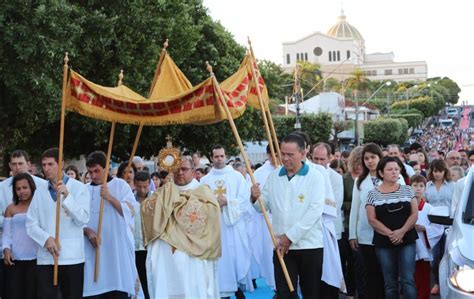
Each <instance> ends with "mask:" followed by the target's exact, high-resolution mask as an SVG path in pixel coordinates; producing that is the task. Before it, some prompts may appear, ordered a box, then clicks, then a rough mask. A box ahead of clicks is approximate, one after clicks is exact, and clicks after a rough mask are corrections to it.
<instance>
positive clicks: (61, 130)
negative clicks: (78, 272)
mask: <svg viewBox="0 0 474 299" xmlns="http://www.w3.org/2000/svg"><path fill="white" fill-rule="evenodd" d="M68 61H69V57H68V52H66V53H65V55H64V65H63V94H62V99H61V116H60V117H61V119H60V127H59V155H58V156H59V157H58V182H60V181H62V179H63V150H64V122H65V114H66V88H67V75H68V65H67V63H68ZM60 221H61V193H59V192H57V194H56V228H55V230H56V231H55V233H54V241H55V242H56V246H57V247H58V248H61V242H59V224H60ZM53 259H54V267H53V269H54V270H53V285H55V286H57V285H58V262H59V258H58V256H57V255H54V254H53Z"/></svg>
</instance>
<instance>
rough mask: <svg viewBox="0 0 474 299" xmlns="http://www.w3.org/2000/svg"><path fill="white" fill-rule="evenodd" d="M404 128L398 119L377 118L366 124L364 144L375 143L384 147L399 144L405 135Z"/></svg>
mask: <svg viewBox="0 0 474 299" xmlns="http://www.w3.org/2000/svg"><path fill="white" fill-rule="evenodd" d="M403 129H404V126H403V125H402V123H401V122H400V121H399V120H398V119H392V118H382V117H380V118H377V119H374V120H371V121H369V122H367V123H365V124H364V142H374V143H377V144H379V145H382V146H387V145H389V144H392V143H399V141H400V140H401V138H402V137H403V136H404V135H403V134H405V133H404V132H403Z"/></svg>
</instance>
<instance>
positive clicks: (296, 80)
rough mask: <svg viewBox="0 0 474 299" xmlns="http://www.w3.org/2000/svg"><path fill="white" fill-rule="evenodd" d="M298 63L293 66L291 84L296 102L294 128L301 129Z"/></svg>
mask: <svg viewBox="0 0 474 299" xmlns="http://www.w3.org/2000/svg"><path fill="white" fill-rule="evenodd" d="M298 72H299V69H298V64H297V65H296V66H295V74H294V84H293V99H294V100H295V102H296V121H295V130H298V131H299V130H301V121H300V101H301V84H300V79H299V77H298Z"/></svg>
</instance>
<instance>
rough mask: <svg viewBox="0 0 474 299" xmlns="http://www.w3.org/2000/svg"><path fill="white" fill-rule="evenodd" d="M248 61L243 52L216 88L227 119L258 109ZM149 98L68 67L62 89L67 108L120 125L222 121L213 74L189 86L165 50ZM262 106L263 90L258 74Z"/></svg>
mask: <svg viewBox="0 0 474 299" xmlns="http://www.w3.org/2000/svg"><path fill="white" fill-rule="evenodd" d="M251 63H252V59H251V57H250V56H249V55H246V56H245V58H244V60H243V61H242V64H241V66H240V68H239V69H238V71H237V72H236V73H234V74H233V75H232V76H230V77H229V78H228V79H227V80H225V81H224V82H222V83H221V89H222V90H223V92H224V97H225V99H226V102H227V106H228V107H229V109H230V111H231V114H232V117H233V118H238V117H240V116H241V115H242V114H243V113H244V112H245V109H246V106H247V105H250V106H252V107H254V108H256V109H260V106H259V104H258V98H257V91H256V88H257V86H255V84H254V80H253V79H252V69H251ZM157 72H158V74H157V75H158V76H157V80H156V82H154V86H152V89H151V93H150V97H149V98H145V97H143V96H141V95H140V94H138V93H137V92H135V91H133V90H132V89H130V88H128V87H127V86H126V85H124V84H123V85H121V86H119V87H105V86H102V85H99V84H96V83H93V82H91V81H89V80H87V79H86V78H85V77H83V76H81V75H80V74H79V73H77V72H75V71H73V70H71V71H70V76H69V82H68V86H67V90H66V109H68V110H70V111H74V112H76V113H79V114H81V115H84V116H88V117H91V118H95V119H100V120H105V121H115V122H118V123H123V124H140V123H143V124H145V125H153V126H163V125H177V124H200V125H202V124H211V123H217V122H220V121H222V120H225V119H227V117H226V115H225V112H224V110H223V107H222V104H221V103H220V101H219V96H218V93H217V90H218V88H219V86H215V83H214V82H213V80H212V78H208V79H206V80H205V81H203V82H201V83H200V84H198V85H196V86H194V87H193V86H192V85H191V83H190V82H189V80H188V79H187V78H186V76H185V75H184V74H183V73H182V72H181V70H180V69H179V68H178V67H177V66H176V64H175V63H174V62H173V60H172V59H171V57H169V55H168V54H167V53H166V54H165V56H164V57H163V62H162V63H161V65H160V67H159V69H158V70H157ZM257 74H258V75H257V76H258V77H259V78H258V82H259V84H258V88H260V90H261V92H262V95H264V96H263V98H264V102H265V107H266V109H268V93H267V89H266V86H265V83H264V81H263V78H261V76H260V75H259V73H258V72H257Z"/></svg>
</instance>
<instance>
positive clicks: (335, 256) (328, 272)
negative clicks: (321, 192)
mask: <svg viewBox="0 0 474 299" xmlns="http://www.w3.org/2000/svg"><path fill="white" fill-rule="evenodd" d="M330 154H331V147H330V146H329V144H327V143H317V144H315V145H314V148H313V152H312V155H311V156H312V159H313V162H314V163H315V164H318V165H319V166H321V167H323V168H324V172H325V173H326V176H327V177H328V178H329V179H330V184H331V189H332V190H333V194H334V195H333V197H332V198H331V197H326V199H325V202H324V211H323V233H324V256H323V274H322V277H321V280H322V281H324V282H325V283H326V285H324V284H323V287H322V296H323V297H337V296H338V294H339V291H342V292H345V291H346V286H345V283H344V275H343V273H342V265H341V259H340V253H339V246H338V243H337V240H338V238H340V237H341V233H340V231H341V229H342V215H341V208H342V202H343V199H344V198H343V197H344V192H342V191H343V189H342V188H343V185H342V176H341V175H340V174H338V173H336V172H335V171H334V170H332V169H331V168H329V167H328V164H329V157H330Z"/></svg>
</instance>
